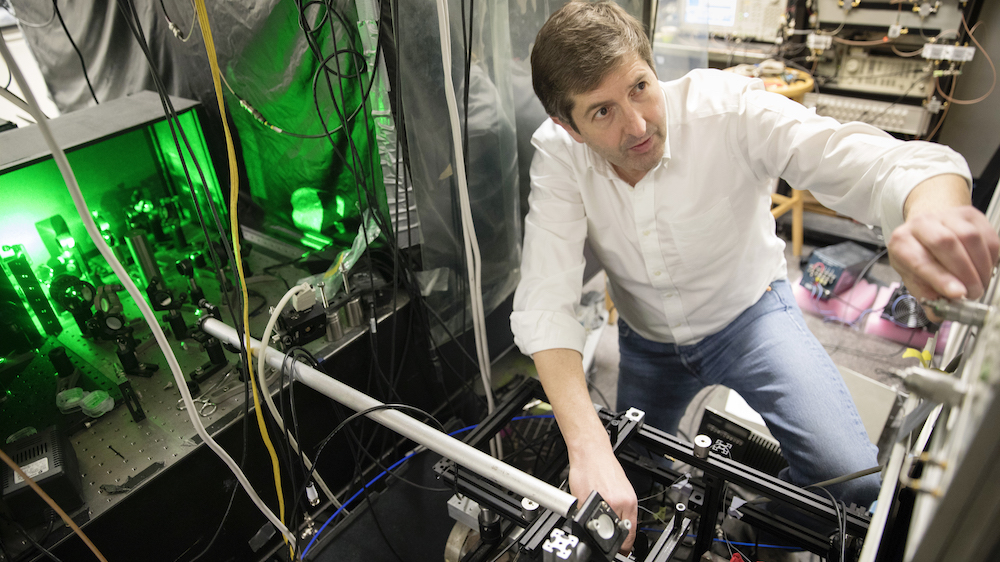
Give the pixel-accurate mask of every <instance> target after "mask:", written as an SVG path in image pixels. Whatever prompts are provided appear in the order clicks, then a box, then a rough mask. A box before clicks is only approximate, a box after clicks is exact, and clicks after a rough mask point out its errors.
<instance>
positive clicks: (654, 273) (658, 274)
mask: <svg viewBox="0 0 1000 562" xmlns="http://www.w3.org/2000/svg"><path fill="white" fill-rule="evenodd" d="M660 273H662V272H661V271H654V272H653V275H655V276H657V277H659V276H660Z"/></svg>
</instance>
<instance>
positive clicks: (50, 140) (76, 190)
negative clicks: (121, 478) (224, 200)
mask: <svg viewBox="0 0 1000 562" xmlns="http://www.w3.org/2000/svg"><path fill="white" fill-rule="evenodd" d="M0 55H2V56H3V59H4V61H5V62H6V63H7V67H8V68H9V69H10V72H11V74H12V75H13V76H14V80H15V81H16V82H17V84H18V86H19V87H20V88H21V92H22V93H23V95H24V99H25V101H27V103H28V106H29V109H30V112H31V115H32V117H34V118H35V120H36V121H37V122H38V123H37V124H38V130H39V131H40V132H41V133H42V137H43V138H44V139H45V143H46V144H47V145H48V147H49V150H51V151H52V158H53V159H54V160H55V162H56V165H57V166H58V167H59V171H60V172H61V173H62V176H63V180H64V181H65V182H66V188H67V189H68V190H69V194H70V196H71V197H72V198H73V204H74V205H75V206H76V211H77V213H79V215H80V220H82V221H83V226H84V228H85V229H86V230H87V234H89V235H90V239H91V240H92V241H93V242H94V245H95V246H97V249H98V251H99V252H100V253H101V256H103V257H104V259H105V260H107V262H108V264H109V265H110V266H111V269H113V270H114V272H115V275H117V276H118V280H119V282H121V284H122V285H123V286H124V287H125V289H126V290H127V291H128V294H129V296H131V297H132V299H133V300H134V301H135V304H136V306H138V307H139V311H140V312H141V313H142V317H143V319H145V320H146V323H147V324H149V328H150V330H152V332H153V337H154V338H155V339H156V343H157V344H158V345H159V346H160V349H161V350H162V351H163V356H164V357H165V358H166V360H167V365H168V366H169V367H170V372H171V373H173V375H174V381H175V383H176V384H177V389H178V390H179V391H180V393H181V398H182V399H183V400H184V406H185V407H186V408H187V413H188V416H189V417H190V418H191V424H192V425H193V426H194V429H195V431H196V432H197V433H198V435H199V436H200V437H201V438H202V439H203V440H204V441H205V444H206V445H208V447H209V448H210V449H212V451H214V452H215V454H216V455H218V456H219V458H220V459H222V461H223V462H224V463H226V466H228V467H229V469H230V470H231V471H232V472H233V474H234V475H235V476H236V479H237V480H239V482H240V484H241V485H242V486H243V489H244V490H245V491H246V493H247V495H248V496H250V499H251V501H253V503H254V505H256V506H257V508H258V509H260V511H261V513H263V514H264V516H265V517H266V518H267V520H268V521H270V522H271V524H272V525H274V526H275V528H277V529H278V530H279V531H281V533H282V534H283V535H284V536H285V538H286V539H287V540H288V542H289V544H290V545H291V546H292V548H293V549H294V546H295V534H294V533H291V532H290V531H289V530H288V529H287V528H286V527H285V526H284V524H282V523H281V520H280V519H278V517H277V516H276V515H275V514H274V513H273V512H272V511H271V510H270V509H269V508H268V507H267V505H266V504H265V503H264V502H263V500H261V499H260V496H258V495H257V492H256V490H254V488H253V486H252V485H251V484H250V481H249V480H247V477H246V475H244V474H243V471H242V470H240V467H239V465H237V464H236V461H234V460H233V459H232V457H230V456H229V454H228V453H226V451H225V449H223V448H222V447H221V446H220V445H219V444H218V443H216V442H215V440H214V439H212V436H211V435H209V433H208V431H206V430H205V426H204V425H203V424H202V423H201V420H200V419H198V413H197V408H196V407H195V404H194V401H193V400H192V399H191V392H190V391H189V390H188V387H187V382H186V381H185V380H184V374H183V372H182V371H181V366H180V364H178V363H177V357H176V356H174V351H173V349H171V348H170V344H169V342H167V336H166V335H165V334H164V333H163V329H162V328H160V324H159V323H158V322H157V319H156V315H155V314H154V313H153V310H152V309H151V308H150V307H149V303H147V302H146V300H145V297H144V295H143V294H142V292H140V291H139V288H138V287H136V285H135V283H134V282H133V281H132V278H131V277H130V276H129V274H128V272H127V271H125V268H124V267H123V266H122V264H121V262H119V261H118V258H117V257H115V254H114V252H113V251H112V250H111V248H110V247H108V245H107V243H105V241H104V238H103V237H102V236H101V233H100V231H99V230H98V229H97V225H96V224H94V219H93V218H92V215H91V214H90V209H89V208H88V207H87V202H86V201H85V200H84V198H83V193H81V192H80V185H79V184H78V183H77V181H76V176H75V175H74V174H73V169H72V168H71V167H70V165H69V160H67V159H66V152H65V151H64V150H63V149H62V148H61V147H60V146H59V144H58V143H57V142H56V140H55V137H53V136H52V131H51V129H49V125H48V122H47V121H48V119H47V118H46V117H45V115H44V114H43V113H42V112H41V110H40V109H39V108H38V102H37V100H36V99H35V96H34V94H33V93H32V92H31V89H30V88H29V87H28V84H27V82H26V81H25V80H24V76H23V75H22V74H21V69H20V68H18V66H17V63H16V62H15V61H14V57H12V56H11V54H10V51H9V50H8V49H7V42H6V41H4V39H3V36H2V34H0Z"/></svg>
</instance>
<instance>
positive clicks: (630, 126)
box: [625, 105, 646, 137]
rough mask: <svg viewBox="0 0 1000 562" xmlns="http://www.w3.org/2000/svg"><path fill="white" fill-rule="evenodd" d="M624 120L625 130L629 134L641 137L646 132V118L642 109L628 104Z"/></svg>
mask: <svg viewBox="0 0 1000 562" xmlns="http://www.w3.org/2000/svg"><path fill="white" fill-rule="evenodd" d="M625 113H626V120H625V132H626V133H627V134H628V135H629V136H633V137H642V136H645V134H646V118H645V117H643V115H642V111H640V109H639V108H638V107H636V106H634V105H630V106H628V110H627V111H626V112H625Z"/></svg>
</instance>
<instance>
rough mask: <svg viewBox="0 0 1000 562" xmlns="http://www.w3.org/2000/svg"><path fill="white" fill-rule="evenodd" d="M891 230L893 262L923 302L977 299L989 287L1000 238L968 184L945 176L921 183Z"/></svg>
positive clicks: (910, 288) (905, 282) (950, 176)
mask: <svg viewBox="0 0 1000 562" xmlns="http://www.w3.org/2000/svg"><path fill="white" fill-rule="evenodd" d="M903 216H904V217H905V222H904V223H903V224H902V225H901V226H900V227H898V228H897V229H896V230H894V231H893V232H892V237H891V238H890V240H889V244H888V247H889V261H890V263H892V266H893V267H894V268H895V269H896V271H898V272H899V274H900V276H902V278H903V284H904V285H906V288H907V289H909V291H910V292H911V293H912V294H913V295H914V296H915V297H917V298H918V299H936V298H938V297H946V298H949V299H959V298H962V297H967V298H970V299H976V298H979V297H981V296H982V295H983V292H984V291H985V290H986V288H987V287H988V286H989V281H990V276H991V275H992V271H993V267H994V265H996V263H997V254H998V251H1000V238H998V236H997V233H996V231H995V230H994V229H993V226H992V225H991V224H990V222H989V221H988V220H987V219H986V217H985V216H984V215H983V214H982V213H981V212H979V211H978V210H977V209H976V208H974V207H972V205H971V198H970V194H969V187H968V184H967V183H966V180H965V179H964V178H962V177H961V176H958V175H954V174H943V175H939V176H935V177H932V178H930V179H927V180H925V181H923V182H921V183H920V184H918V185H917V187H915V188H914V189H913V191H911V192H910V194H909V196H908V197H907V198H906V203H905V205H904V207H903Z"/></svg>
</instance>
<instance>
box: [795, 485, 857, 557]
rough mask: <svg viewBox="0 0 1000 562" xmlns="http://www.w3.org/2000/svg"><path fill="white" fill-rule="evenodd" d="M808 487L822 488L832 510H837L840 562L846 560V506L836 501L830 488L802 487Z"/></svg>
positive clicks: (820, 487)
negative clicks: (830, 503) (831, 504)
mask: <svg viewBox="0 0 1000 562" xmlns="http://www.w3.org/2000/svg"><path fill="white" fill-rule="evenodd" d="M810 488H815V489H817V490H822V491H823V493H825V494H826V495H827V496H829V498H830V501H831V502H832V503H833V510H834V511H835V512H837V533H838V534H839V535H840V562H845V561H846V560H847V552H846V543H847V506H846V505H843V504H842V502H839V501H837V498H835V497H834V496H833V494H832V493H830V490H827V489H826V488H824V487H822V486H805V487H804V488H803V489H804V490H808V489H810ZM841 507H843V509H844V511H843V513H841Z"/></svg>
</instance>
